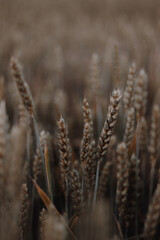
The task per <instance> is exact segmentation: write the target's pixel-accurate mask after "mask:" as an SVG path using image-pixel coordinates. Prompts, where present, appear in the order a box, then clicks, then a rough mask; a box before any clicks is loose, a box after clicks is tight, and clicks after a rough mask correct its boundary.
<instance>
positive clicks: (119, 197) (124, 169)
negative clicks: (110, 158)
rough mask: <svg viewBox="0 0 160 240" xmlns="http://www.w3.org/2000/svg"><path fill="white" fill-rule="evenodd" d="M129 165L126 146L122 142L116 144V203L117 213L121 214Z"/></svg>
mask: <svg viewBox="0 0 160 240" xmlns="http://www.w3.org/2000/svg"><path fill="white" fill-rule="evenodd" d="M128 178H129V165H128V156H127V148H126V144H125V143H124V142H122V143H120V144H119V145H118V146H117V190H116V203H117V205H118V207H119V214H120V215H123V212H124V209H125V206H126V202H127V192H128V185H129V179H128Z"/></svg>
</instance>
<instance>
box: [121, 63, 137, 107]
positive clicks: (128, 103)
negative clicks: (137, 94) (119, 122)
mask: <svg viewBox="0 0 160 240" xmlns="http://www.w3.org/2000/svg"><path fill="white" fill-rule="evenodd" d="M135 70H136V66H135V63H133V64H132V66H131V68H130V69H129V73H128V79H127V83H126V88H125V91H124V95H123V103H124V108H125V110H126V111H127V110H128V109H130V108H131V107H132V106H133V92H134V83H135V78H134V75H135Z"/></svg>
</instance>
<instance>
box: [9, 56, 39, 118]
mask: <svg viewBox="0 0 160 240" xmlns="http://www.w3.org/2000/svg"><path fill="white" fill-rule="evenodd" d="M11 69H12V74H13V77H14V80H15V82H16V85H17V88H18V91H19V94H20V97H21V100H22V103H23V104H24V107H25V108H26V110H27V111H28V113H29V114H30V115H31V116H32V115H33V113H34V103H33V99H32V95H31V92H30V89H29V87H28V85H27V83H26V81H25V80H24V76H23V73H22V70H21V67H20V65H19V63H18V61H17V60H16V59H15V58H12V59H11Z"/></svg>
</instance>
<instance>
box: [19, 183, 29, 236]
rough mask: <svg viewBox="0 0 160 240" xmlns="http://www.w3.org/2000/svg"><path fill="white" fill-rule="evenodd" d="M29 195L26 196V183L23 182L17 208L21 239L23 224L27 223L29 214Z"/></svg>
mask: <svg viewBox="0 0 160 240" xmlns="http://www.w3.org/2000/svg"><path fill="white" fill-rule="evenodd" d="M28 211H29V196H28V188H27V184H26V183H23V184H22V187H21V203H20V209H19V227H20V233H21V239H23V234H24V230H25V226H26V224H27V222H26V221H27V217H28V214H29V212H28Z"/></svg>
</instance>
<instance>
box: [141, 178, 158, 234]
mask: <svg viewBox="0 0 160 240" xmlns="http://www.w3.org/2000/svg"><path fill="white" fill-rule="evenodd" d="M159 199H160V184H159V183H158V185H157V188H156V190H155V193H154V195H153V197H152V201H151V203H150V204H149V209H148V213H147V217H146V220H145V223H144V232H143V233H144V236H145V237H146V238H149V237H154V235H155V232H156V226H157V224H158V219H159V216H160V203H159Z"/></svg>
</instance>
